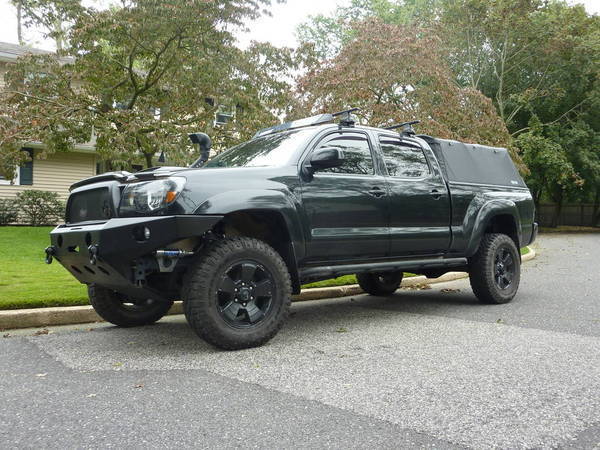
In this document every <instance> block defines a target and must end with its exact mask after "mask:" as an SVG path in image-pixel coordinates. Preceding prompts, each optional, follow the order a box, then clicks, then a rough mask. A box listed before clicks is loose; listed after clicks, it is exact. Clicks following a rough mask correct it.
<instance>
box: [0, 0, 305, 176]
mask: <svg viewBox="0 0 600 450" xmlns="http://www.w3.org/2000/svg"><path fill="white" fill-rule="evenodd" d="M268 5H269V0H253V1H242V0H220V1H210V2H207V1H204V0H194V1H183V0H144V1H126V2H124V3H123V6H122V7H118V8H117V7H114V8H110V9H107V10H103V11H97V10H94V9H85V10H83V11H81V12H80V13H78V14H77V15H76V17H75V20H74V23H73V26H72V27H71V28H70V29H69V30H68V35H67V40H68V42H69V47H68V48H66V49H65V50H64V51H63V53H62V55H63V57H62V59H59V58H57V57H56V56H54V55H50V56H30V57H27V58H23V59H21V60H20V61H19V62H18V63H17V64H16V65H15V66H14V67H13V68H12V69H11V70H10V72H9V73H8V74H7V82H8V85H9V86H10V87H9V89H7V90H6V91H5V92H4V93H3V95H4V103H3V108H2V111H3V113H4V119H3V120H4V125H2V123H3V122H2V121H0V126H3V127H4V128H5V129H10V127H11V126H12V127H13V128H17V129H18V130H17V131H15V132H13V133H12V138H10V139H8V138H7V139H5V141H3V142H2V143H0V151H1V153H2V156H3V160H2V161H1V162H2V165H3V166H4V171H5V172H7V171H9V170H11V168H12V167H14V163H15V162H18V161H17V158H19V157H21V156H22V155H19V153H22V152H18V151H17V149H18V148H19V146H20V144H22V143H23V142H26V141H30V140H35V141H42V142H43V143H44V144H46V147H47V148H46V150H45V152H46V153H48V152H54V151H64V150H68V149H70V148H72V146H73V145H74V143H75V142H85V141H87V140H88V139H89V137H90V135H91V134H92V130H93V133H94V135H95V136H96V149H97V152H98V154H99V155H100V156H101V157H102V158H104V159H106V160H108V161H110V162H111V163H112V165H113V166H114V167H120V166H125V167H127V166H129V164H131V162H132V160H133V159H135V158H136V155H139V156H142V157H143V158H144V160H145V162H146V165H147V166H151V165H152V164H153V158H154V155H155V154H157V153H160V152H165V153H167V155H168V157H169V159H170V161H171V162H174V163H184V162H189V161H190V159H191V158H193V154H192V149H191V147H190V145H189V144H188V142H187V137H186V134H187V133H188V132H191V131H197V130H199V129H201V130H207V129H212V128H213V120H214V117H215V112H217V111H218V110H219V109H220V108H226V109H228V110H231V111H234V112H235V114H236V116H237V117H236V119H237V120H235V121H232V122H230V123H228V124H227V125H225V126H223V127H218V128H215V129H212V134H214V138H215V139H214V140H215V145H216V147H217V149H218V148H222V147H223V146H228V145H230V144H231V143H233V142H237V141H239V140H243V139H245V138H247V137H248V136H249V135H250V133H251V132H252V131H253V129H255V128H257V127H258V124H264V123H266V122H274V121H276V118H277V116H278V115H280V114H282V112H283V111H284V110H285V108H286V107H287V104H288V102H287V101H286V96H287V94H288V93H289V91H290V90H291V87H290V81H285V80H286V75H287V79H288V80H289V79H290V77H289V74H288V71H290V70H294V69H295V67H296V58H295V57H294V52H292V51H291V50H290V49H274V48H272V47H271V46H269V45H266V44H258V43H255V44H254V45H252V46H251V47H250V48H249V49H247V50H240V49H238V48H237V47H236V46H235V38H234V35H233V34H232V31H231V30H233V29H235V28H237V27H240V26H242V24H243V21H244V20H246V19H251V18H254V17H257V15H258V14H259V11H260V9H261V7H262V6H268ZM165 18H168V20H165ZM282 80H283V81H282Z"/></svg>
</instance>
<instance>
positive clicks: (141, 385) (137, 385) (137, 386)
mask: <svg viewBox="0 0 600 450" xmlns="http://www.w3.org/2000/svg"><path fill="white" fill-rule="evenodd" d="M133 387H134V388H136V389H139V388H143V387H144V385H143V384H136V385H134V386H133Z"/></svg>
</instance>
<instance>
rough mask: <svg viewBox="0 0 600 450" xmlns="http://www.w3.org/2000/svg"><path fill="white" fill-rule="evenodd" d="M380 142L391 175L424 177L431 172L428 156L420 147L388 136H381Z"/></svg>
mask: <svg viewBox="0 0 600 450" xmlns="http://www.w3.org/2000/svg"><path fill="white" fill-rule="evenodd" d="M379 144H380V145H381V153H382V155H383V160H384V162H385V166H386V168H387V172H388V175H389V176H391V177H398V178H423V177H426V176H427V175H429V174H430V169H429V164H428V163H427V158H426V157H425V154H424V153H423V149H421V148H420V147H417V146H413V145H410V144H407V143H405V142H402V141H401V140H400V139H397V138H392V137H388V136H380V137H379Z"/></svg>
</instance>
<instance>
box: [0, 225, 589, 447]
mask: <svg viewBox="0 0 600 450" xmlns="http://www.w3.org/2000/svg"><path fill="white" fill-rule="evenodd" d="M538 251H539V257H538V258H537V259H536V260H534V261H532V262H530V263H528V264H527V265H526V266H525V267H524V273H523V277H522V286H521V290H520V294H519V295H518V297H517V298H516V299H515V300H514V301H513V303H511V304H509V305H500V306H483V305H479V304H478V303H477V302H476V301H475V300H474V298H473V296H472V293H471V290H470V288H469V287H468V282H465V281H457V282H452V283H446V284H444V285H437V286H435V287H434V288H433V289H431V290H421V291H414V290H410V291H408V290H402V291H399V292H398V293H397V294H396V295H395V296H394V297H392V298H388V299H382V298H374V297H368V296H355V297H346V298H342V299H335V300H325V301H318V302H305V303H298V304H295V305H294V306H293V316H292V318H291V320H290V323H289V324H288V325H287V326H286V327H285V328H284V330H283V331H282V332H281V333H280V334H279V335H278V336H277V337H276V338H275V339H274V340H273V341H272V342H271V343H270V344H269V345H267V346H265V347H262V348H258V349H252V350H245V351H240V352H218V351H216V350H214V349H212V348H210V347H208V346H207V345H205V344H204V343H203V342H201V341H199V340H198V339H197V338H196V337H195V335H193V334H192V332H191V330H190V329H189V328H188V327H187V325H186V324H185V321H184V320H183V319H182V318H181V317H178V316H176V317H169V318H167V319H164V320H163V321H161V322H160V323H159V324H157V325H154V326H150V327H145V328H138V329H118V328H115V327H111V326H107V325H95V326H92V327H91V328H90V326H86V327H81V329H79V330H75V329H72V328H56V329H52V330H51V333H50V334H47V335H39V336H32V335H31V334H32V332H31V331H29V332H25V333H23V332H21V333H17V335H14V336H11V337H8V338H6V339H1V340H0V346H1V350H0V380H1V382H2V389H1V391H0V402H1V403H0V404H1V405H2V409H1V410H0V442H2V443H3V445H2V446H3V447H5V448H12V447H40V446H43V447H47V448H65V447H78V448H83V447H146V446H149V445H152V446H153V447H175V446H184V447H192V446H193V447H210V448H221V447H268V448H289V447H313V448H316V447H318V448H322V447H334V448H364V447H394V448H398V447H425V448H432V447H435V448H465V447H471V448H486V447H500V448H531V447H535V448H540V447H542V448H544V447H560V448H594V447H596V448H598V447H599V446H600V276H599V275H600V263H599V259H598V255H599V254H600V234H596V235H560V236H552V235H545V236H543V237H541V238H540V239H539V243H538ZM443 289H445V290H446V291H442V290H443ZM448 290H451V291H448Z"/></svg>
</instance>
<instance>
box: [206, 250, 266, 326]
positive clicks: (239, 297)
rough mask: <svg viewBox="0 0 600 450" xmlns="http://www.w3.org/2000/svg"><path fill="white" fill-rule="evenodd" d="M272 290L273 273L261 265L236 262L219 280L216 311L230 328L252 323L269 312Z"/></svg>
mask: <svg viewBox="0 0 600 450" xmlns="http://www.w3.org/2000/svg"><path fill="white" fill-rule="evenodd" d="M274 290H275V283H274V280H273V275H271V273H270V272H269V271H268V270H267V269H266V268H265V267H264V266H262V265H261V264H258V263H257V262H256V261H250V260H246V261H240V262H237V263H235V264H233V265H232V266H231V267H229V268H228V269H227V270H226V271H225V274H224V275H223V277H222V278H221V282H220V283H219V288H218V291H217V308H218V311H219V314H220V315H221V317H222V318H223V319H224V320H225V321H226V322H227V323H228V324H230V325H231V326H233V327H236V328H245V327H250V326H253V325H255V324H257V323H259V322H260V321H261V320H263V319H264V318H265V317H266V316H267V315H268V314H269V312H270V310H271V305H272V303H273V302H272V300H273V295H274Z"/></svg>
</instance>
